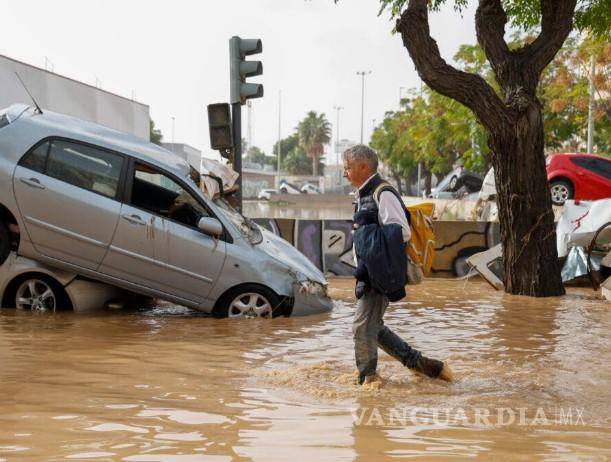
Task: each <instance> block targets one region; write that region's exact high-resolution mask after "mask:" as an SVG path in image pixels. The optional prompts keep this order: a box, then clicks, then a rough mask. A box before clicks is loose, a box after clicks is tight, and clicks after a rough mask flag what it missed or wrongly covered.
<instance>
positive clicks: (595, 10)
mask: <svg viewBox="0 0 611 462" xmlns="http://www.w3.org/2000/svg"><path fill="white" fill-rule="evenodd" d="M337 1H338V0H335V2H336V3H337ZM556 1H562V0H556ZM379 2H380V12H379V14H382V13H383V12H384V11H389V12H390V16H391V18H393V19H394V18H396V17H398V16H399V15H400V14H401V13H402V12H403V10H404V9H405V8H406V7H407V4H408V3H409V0H379ZM445 3H451V4H452V5H453V7H454V9H455V10H456V11H458V12H460V11H462V10H463V9H464V8H465V7H466V6H467V4H468V0H429V8H430V9H431V10H433V11H435V10H438V9H439V8H440V7H441V6H442V5H443V4H445ZM503 8H505V12H506V13H507V16H508V18H509V21H510V23H511V25H512V26H513V27H515V28H517V29H519V30H522V31H531V30H535V29H537V28H538V26H539V24H540V23H541V1H540V0H503ZM575 28H576V29H577V30H579V31H588V32H590V33H592V34H593V35H596V36H598V37H606V38H607V39H608V38H609V37H610V35H611V34H610V32H609V31H610V30H611V0H579V1H578V2H577V8H576V10H575Z"/></svg>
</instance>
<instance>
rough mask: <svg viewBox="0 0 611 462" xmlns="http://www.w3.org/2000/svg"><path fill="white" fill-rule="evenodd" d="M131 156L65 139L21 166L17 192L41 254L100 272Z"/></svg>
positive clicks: (41, 148) (52, 142)
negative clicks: (99, 268)
mask: <svg viewBox="0 0 611 462" xmlns="http://www.w3.org/2000/svg"><path fill="white" fill-rule="evenodd" d="M125 160H126V159H125V157H124V156H123V155H121V154H118V153H114V152H111V151H108V150H105V149H102V148H99V147H95V146H91V145H87V144H83V143H80V142H76V141H71V140H64V139H52V140H47V141H44V142H42V143H39V144H38V145H37V146H35V147H34V148H33V149H31V150H30V151H29V152H28V153H26V154H25V155H24V156H23V157H22V158H21V160H20V162H19V163H18V166H17V167H16V169H15V173H14V176H13V188H14V192H15V199H16V201H17V205H18V207H19V211H20V213H21V215H22V217H23V221H24V225H25V228H26V232H27V234H28V236H29V239H30V240H31V242H32V245H33V247H34V248H35V250H36V252H38V253H40V254H41V255H44V256H47V257H51V258H53V259H56V260H60V261H62V262H66V263H69V264H72V265H76V266H79V267H82V268H87V269H92V270H96V269H97V268H98V266H99V265H100V263H101V261H102V259H103V257H104V254H105V253H106V250H107V249H108V246H109V245H110V242H111V240H112V236H113V233H114V231H115V228H116V225H117V220H118V217H119V210H120V208H121V203H120V201H119V200H118V198H117V196H118V192H119V189H120V183H121V178H122V170H123V167H124V164H125Z"/></svg>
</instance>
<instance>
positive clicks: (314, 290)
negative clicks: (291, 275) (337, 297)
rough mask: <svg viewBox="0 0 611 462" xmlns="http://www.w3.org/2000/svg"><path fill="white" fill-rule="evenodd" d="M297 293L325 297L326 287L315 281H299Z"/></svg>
mask: <svg viewBox="0 0 611 462" xmlns="http://www.w3.org/2000/svg"><path fill="white" fill-rule="evenodd" d="M299 291H300V292H301V293H302V294H308V295H313V296H315V297H326V296H327V286H326V285H323V284H320V283H318V282H315V281H301V282H300V283H299Z"/></svg>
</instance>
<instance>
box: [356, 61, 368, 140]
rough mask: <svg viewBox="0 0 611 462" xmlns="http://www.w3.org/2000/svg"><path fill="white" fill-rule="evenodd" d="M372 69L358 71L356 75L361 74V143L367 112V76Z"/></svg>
mask: <svg viewBox="0 0 611 462" xmlns="http://www.w3.org/2000/svg"><path fill="white" fill-rule="evenodd" d="M369 74H371V71H358V72H357V73H356V75H360V76H361V144H363V117H364V114H365V76H366V75H369Z"/></svg>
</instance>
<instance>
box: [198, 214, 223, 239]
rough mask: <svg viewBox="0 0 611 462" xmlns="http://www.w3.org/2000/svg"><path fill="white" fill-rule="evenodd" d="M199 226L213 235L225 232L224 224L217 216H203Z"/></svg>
mask: <svg viewBox="0 0 611 462" xmlns="http://www.w3.org/2000/svg"><path fill="white" fill-rule="evenodd" d="M197 227H198V228H199V229H201V230H202V231H203V232H204V233H206V234H210V235H212V236H220V235H221V234H223V225H222V224H221V222H220V221H218V220H217V219H216V218H211V217H203V218H201V219H200V220H199V223H197Z"/></svg>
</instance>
